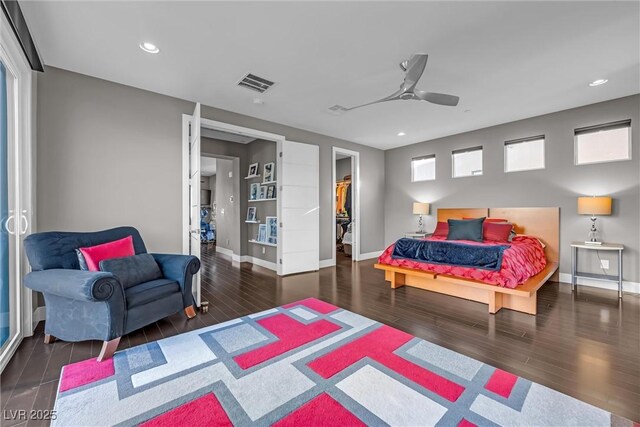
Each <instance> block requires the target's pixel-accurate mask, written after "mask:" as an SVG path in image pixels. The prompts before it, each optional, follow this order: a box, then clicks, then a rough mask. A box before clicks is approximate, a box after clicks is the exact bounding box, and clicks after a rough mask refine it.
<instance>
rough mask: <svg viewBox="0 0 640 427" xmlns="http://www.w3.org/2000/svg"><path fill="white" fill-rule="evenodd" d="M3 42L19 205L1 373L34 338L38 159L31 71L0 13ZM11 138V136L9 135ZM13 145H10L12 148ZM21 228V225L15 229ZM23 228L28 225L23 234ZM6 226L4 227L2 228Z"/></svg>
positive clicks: (0, 51)
mask: <svg viewBox="0 0 640 427" xmlns="http://www.w3.org/2000/svg"><path fill="white" fill-rule="evenodd" d="M0 39H1V40H2V41H3V44H2V45H0V58H1V59H2V61H3V63H4V64H5V67H6V69H7V71H8V72H10V73H11V74H12V75H14V76H15V82H14V84H13V90H12V92H13V97H12V99H10V100H9V101H10V102H11V103H12V104H11V107H12V109H13V112H14V114H15V117H13V139H14V141H15V144H16V147H15V150H16V154H15V156H14V158H13V159H11V161H12V162H13V169H14V172H15V175H16V177H15V179H14V182H13V188H12V189H11V190H12V191H13V192H14V193H15V199H16V203H15V206H14V210H15V215H16V220H15V221H14V230H15V231H16V234H15V235H14V236H12V237H13V238H14V239H15V244H16V249H17V256H16V259H15V264H14V268H15V276H16V277H15V283H10V286H14V289H13V291H14V292H15V298H13V299H12V300H11V301H10V308H9V310H10V313H11V314H10V315H14V316H15V324H16V328H17V331H16V334H15V335H14V336H13V337H10V338H9V341H8V342H7V346H6V347H5V349H4V351H3V352H2V353H1V354H0V372H2V371H3V370H4V368H5V366H6V365H7V363H9V361H10V360H11V358H12V357H13V354H14V353H15V351H16V350H17V348H18V346H19V345H20V343H21V342H22V339H23V338H24V337H29V336H32V335H33V330H34V329H35V326H36V324H34V320H39V319H34V313H33V292H32V291H31V289H28V288H25V287H24V286H23V285H22V280H23V277H24V275H26V274H27V273H28V272H29V264H28V262H27V260H26V256H25V253H24V250H23V242H24V238H25V236H26V235H27V234H30V233H32V232H33V231H34V219H35V214H34V212H33V208H34V206H35V202H34V201H35V186H34V184H35V179H34V176H33V175H34V173H35V172H34V168H33V166H34V160H33V157H34V155H35V151H34V147H33V137H34V133H35V127H34V123H35V121H34V120H33V99H32V92H33V90H34V87H33V85H34V81H33V77H32V72H31V67H30V65H29V63H28V62H27V60H26V58H25V56H24V54H23V52H22V48H21V47H20V44H19V42H18V41H17V40H16V38H15V35H14V34H13V32H12V31H11V26H10V25H9V22H8V21H7V19H6V17H5V15H4V14H3V13H0ZM9 137H10V138H11V137H12V136H11V135H9ZM11 143H12V142H11V141H9V144H11ZM15 224H19V225H17V226H16V225H15ZM23 225H26V227H25V229H24V231H22V227H23ZM2 226H4V225H2Z"/></svg>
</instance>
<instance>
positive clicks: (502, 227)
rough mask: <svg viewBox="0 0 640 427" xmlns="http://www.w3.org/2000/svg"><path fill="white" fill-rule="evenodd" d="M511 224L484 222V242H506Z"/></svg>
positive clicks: (511, 227)
mask: <svg viewBox="0 0 640 427" xmlns="http://www.w3.org/2000/svg"><path fill="white" fill-rule="evenodd" d="M511 230H513V224H511V223H508V222H486V221H485V223H484V225H483V227H482V233H483V237H484V240H488V241H491V242H508V241H509V236H510V235H511Z"/></svg>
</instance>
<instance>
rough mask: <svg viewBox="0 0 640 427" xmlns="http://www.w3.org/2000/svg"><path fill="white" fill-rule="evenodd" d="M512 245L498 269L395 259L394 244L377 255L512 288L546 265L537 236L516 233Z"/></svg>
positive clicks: (394, 262) (386, 261) (392, 261)
mask: <svg viewBox="0 0 640 427" xmlns="http://www.w3.org/2000/svg"><path fill="white" fill-rule="evenodd" d="M429 240H445V238H444V237H429ZM460 243H468V244H471V245H474V244H475V245H498V244H504V243H495V242H484V243H478V242H470V241H466V240H461V241H460ZM509 245H511V247H510V248H509V249H507V250H505V251H504V255H503V258H502V268H501V269H500V270H499V271H488V270H481V269H477V268H469V267H457V266H453V265H439V264H429V263H426V262H419V261H413V260H408V259H394V258H392V257H391V254H392V253H393V247H394V245H391V246H389V247H388V248H387V249H386V250H385V251H384V252H383V253H382V255H380V257H379V258H378V262H379V263H380V264H388V265H394V266H397V267H405V268H412V269H414V270H424V271H432V272H434V273H439V274H448V275H451V276H457V277H463V278H466V279H474V280H479V281H481V282H484V283H488V284H490V285H497V286H502V287H505V288H515V287H516V286H518V285H519V284H522V283H524V282H525V281H526V280H527V279H529V278H530V277H532V276H535V275H536V274H538V273H539V272H541V271H542V270H544V267H545V266H546V265H547V259H546V257H545V255H544V248H543V247H542V244H540V242H539V241H538V239H536V238H534V237H530V236H516V237H514V238H513V241H512V242H510V243H509Z"/></svg>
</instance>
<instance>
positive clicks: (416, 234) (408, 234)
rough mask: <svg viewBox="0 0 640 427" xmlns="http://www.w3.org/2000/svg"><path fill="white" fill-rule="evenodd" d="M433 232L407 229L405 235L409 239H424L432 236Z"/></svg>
mask: <svg viewBox="0 0 640 427" xmlns="http://www.w3.org/2000/svg"><path fill="white" fill-rule="evenodd" d="M431 234H432V233H420V232H418V231H407V232H406V233H404V237H405V238H407V239H424V238H425V237H431Z"/></svg>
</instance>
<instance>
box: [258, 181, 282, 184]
mask: <svg viewBox="0 0 640 427" xmlns="http://www.w3.org/2000/svg"><path fill="white" fill-rule="evenodd" d="M276 182H278V181H277V180H275V181H266V182H261V183H260V184H261V185H271V184H275V183H276Z"/></svg>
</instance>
